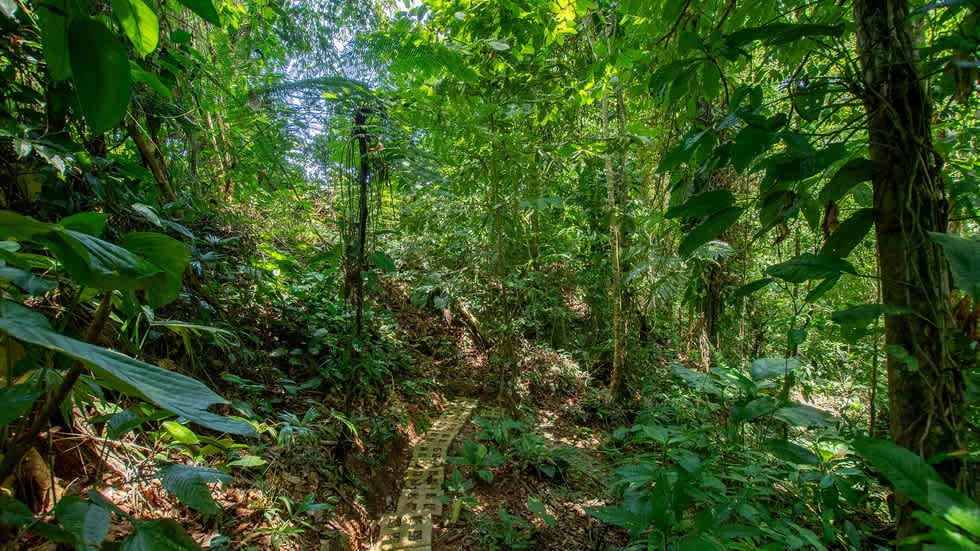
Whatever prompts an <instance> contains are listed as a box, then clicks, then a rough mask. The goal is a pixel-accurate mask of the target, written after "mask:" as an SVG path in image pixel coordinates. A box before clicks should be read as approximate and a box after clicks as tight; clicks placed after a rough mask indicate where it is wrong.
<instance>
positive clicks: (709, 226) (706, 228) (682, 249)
mask: <svg viewBox="0 0 980 551" xmlns="http://www.w3.org/2000/svg"><path fill="white" fill-rule="evenodd" d="M743 210H744V209H741V208H738V207H728V208H726V209H724V210H721V211H719V212H716V213H714V214H712V215H711V216H710V217H708V219H707V220H705V221H704V222H701V223H700V224H698V225H697V226H695V227H694V229H692V230H691V231H690V232H688V234H687V235H685V236H684V239H682V240H681V243H680V245H679V246H678V247H677V254H678V255H680V256H682V257H688V256H690V255H691V253H693V252H694V251H695V250H696V249H697V248H698V247H700V246H701V245H704V244H705V243H707V242H708V241H711V240H712V239H715V238H717V237H718V236H720V235H721V234H722V233H724V232H725V230H727V229H728V228H730V227H731V226H732V224H734V223H735V222H736V221H738V218H739V216H741V215H742V211H743Z"/></svg>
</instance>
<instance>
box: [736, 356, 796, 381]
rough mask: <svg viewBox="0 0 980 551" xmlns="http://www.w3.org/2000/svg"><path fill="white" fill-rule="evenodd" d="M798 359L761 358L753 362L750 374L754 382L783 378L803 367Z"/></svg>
mask: <svg viewBox="0 0 980 551" xmlns="http://www.w3.org/2000/svg"><path fill="white" fill-rule="evenodd" d="M802 366H803V364H801V363H800V361H799V360H797V359H796V358H759V359H757V360H755V361H754V362H752V366H751V367H749V374H750V375H751V376H752V380H753V381H761V380H764V379H772V378H774V377H783V376H785V375H786V374H788V373H792V372H794V371H796V370H797V369H799V368H800V367H802Z"/></svg>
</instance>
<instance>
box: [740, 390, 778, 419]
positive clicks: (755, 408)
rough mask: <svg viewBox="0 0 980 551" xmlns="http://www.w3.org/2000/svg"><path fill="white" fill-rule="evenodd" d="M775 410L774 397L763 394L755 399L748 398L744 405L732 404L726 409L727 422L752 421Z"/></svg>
mask: <svg viewBox="0 0 980 551" xmlns="http://www.w3.org/2000/svg"><path fill="white" fill-rule="evenodd" d="M775 410H776V399H775V398H773V397H772V396H763V397H761V398H756V399H755V400H749V401H748V402H746V403H745V404H744V405H734V406H732V408H731V409H730V410H729V411H728V422H729V423H731V424H737V423H741V422H743V421H752V420H754V419H758V418H759V417H762V416H763V415H769V414H770V413H772V412H773V411H775Z"/></svg>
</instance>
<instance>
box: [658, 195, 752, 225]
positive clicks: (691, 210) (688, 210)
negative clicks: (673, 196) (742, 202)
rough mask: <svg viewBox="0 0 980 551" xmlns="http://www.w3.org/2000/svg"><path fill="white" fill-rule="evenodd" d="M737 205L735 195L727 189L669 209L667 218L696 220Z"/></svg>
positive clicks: (689, 200) (697, 196) (696, 196)
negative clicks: (695, 218)
mask: <svg viewBox="0 0 980 551" xmlns="http://www.w3.org/2000/svg"><path fill="white" fill-rule="evenodd" d="M734 204H735V194H733V193H732V192H730V191H728V190H725V189H718V190H714V191H706V192H704V193H699V194H697V195H694V196H691V197H690V198H688V200H687V201H684V202H683V203H681V204H680V205H675V206H673V207H670V208H669V209H667V212H666V213H664V217H665V218H694V217H699V216H707V215H709V214H714V213H716V212H718V211H720V210H722V209H726V208H728V207H730V206H732V205H734Z"/></svg>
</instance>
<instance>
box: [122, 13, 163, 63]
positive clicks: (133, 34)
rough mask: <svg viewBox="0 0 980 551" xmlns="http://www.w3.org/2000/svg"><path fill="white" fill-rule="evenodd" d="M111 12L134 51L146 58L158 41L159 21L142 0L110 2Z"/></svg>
mask: <svg viewBox="0 0 980 551" xmlns="http://www.w3.org/2000/svg"><path fill="white" fill-rule="evenodd" d="M111 3H112V11H113V13H115V14H116V18H117V19H119V23H120V24H121V25H122V28H123V30H124V31H126V36H128V37H129V40H130V41H132V43H133V46H135V47H136V51H137V52H138V53H139V54H140V55H141V56H143V57H146V56H147V55H149V54H150V53H152V52H153V50H155V49H156V47H157V43H158V42H159V41H160V21H159V20H158V19H157V14H156V13H154V12H153V10H152V9H151V8H150V7H149V6H147V5H146V3H144V2H143V0H111Z"/></svg>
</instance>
